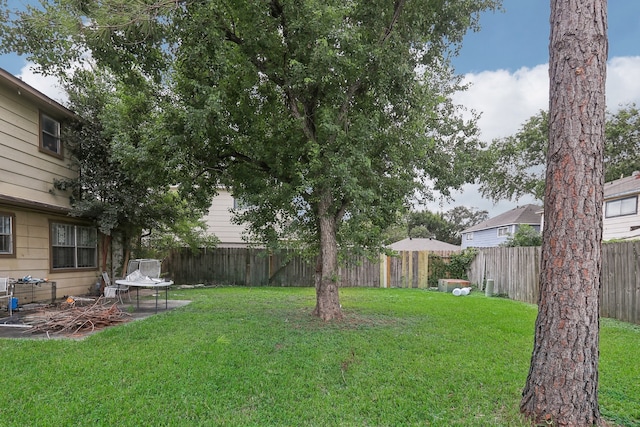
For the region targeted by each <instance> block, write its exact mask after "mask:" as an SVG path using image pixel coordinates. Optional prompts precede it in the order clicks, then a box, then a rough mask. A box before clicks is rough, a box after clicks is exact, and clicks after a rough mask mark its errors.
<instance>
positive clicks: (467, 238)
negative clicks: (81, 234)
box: [462, 205, 542, 249]
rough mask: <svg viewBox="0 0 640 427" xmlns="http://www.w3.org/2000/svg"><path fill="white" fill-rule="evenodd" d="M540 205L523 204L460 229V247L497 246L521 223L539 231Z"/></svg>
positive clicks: (540, 219)
mask: <svg viewBox="0 0 640 427" xmlns="http://www.w3.org/2000/svg"><path fill="white" fill-rule="evenodd" d="M541 221H542V206H537V205H525V206H520V207H517V208H515V209H511V210H510V211H507V212H504V213H502V214H500V215H498V216H496V217H493V218H490V219H488V220H486V221H484V222H481V223H480V224H477V225H474V226H473V227H469V228H467V229H466V230H463V231H462V249H465V248H471V247H475V248H489V247H493V246H499V245H500V244H501V243H503V242H505V241H506V240H507V239H508V238H509V236H511V235H512V234H513V233H515V232H516V230H517V229H518V227H520V226H521V225H523V224H527V225H530V226H531V227H533V228H534V229H536V230H538V231H540V227H541Z"/></svg>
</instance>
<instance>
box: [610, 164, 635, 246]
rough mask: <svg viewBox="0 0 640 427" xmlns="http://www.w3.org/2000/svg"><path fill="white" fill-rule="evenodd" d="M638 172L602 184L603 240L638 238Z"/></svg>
mask: <svg viewBox="0 0 640 427" xmlns="http://www.w3.org/2000/svg"><path fill="white" fill-rule="evenodd" d="M638 195H640V172H634V173H633V174H632V175H631V176H628V177H625V178H621V179H616V180H615V181H611V182H607V183H605V184H604V219H603V232H602V239H603V240H611V239H638V238H640V214H639V213H638Z"/></svg>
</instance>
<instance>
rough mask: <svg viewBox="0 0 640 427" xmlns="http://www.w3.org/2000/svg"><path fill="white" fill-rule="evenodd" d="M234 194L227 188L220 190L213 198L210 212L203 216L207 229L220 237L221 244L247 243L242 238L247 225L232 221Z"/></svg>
mask: <svg viewBox="0 0 640 427" xmlns="http://www.w3.org/2000/svg"><path fill="white" fill-rule="evenodd" d="M231 209H233V196H232V195H231V193H229V192H228V191H226V190H219V194H218V195H217V196H216V197H214V198H213V201H212V202H211V207H210V208H209V213H208V214H207V215H206V216H205V217H204V218H203V219H204V221H205V222H206V224H207V231H208V232H209V233H211V234H214V235H215V236H216V237H217V238H218V239H220V246H239V245H243V244H245V241H244V240H242V235H243V232H244V231H245V227H244V226H242V225H237V224H233V223H232V222H231V218H232V216H233V215H232V213H231Z"/></svg>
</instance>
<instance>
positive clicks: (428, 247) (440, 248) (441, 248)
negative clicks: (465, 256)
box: [388, 238, 460, 252]
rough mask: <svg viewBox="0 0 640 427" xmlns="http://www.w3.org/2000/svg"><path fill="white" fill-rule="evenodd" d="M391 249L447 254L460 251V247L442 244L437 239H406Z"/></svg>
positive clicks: (394, 244)
mask: <svg viewBox="0 0 640 427" xmlns="http://www.w3.org/2000/svg"><path fill="white" fill-rule="evenodd" d="M388 247H389V249H393V250H394V251H429V252H446V251H455V252H459V251H460V246H456V245H452V244H451V243H447V242H441V241H440V240H436V239H416V238H406V239H403V240H400V241H398V242H395V243H392V244H390V245H389V246H388Z"/></svg>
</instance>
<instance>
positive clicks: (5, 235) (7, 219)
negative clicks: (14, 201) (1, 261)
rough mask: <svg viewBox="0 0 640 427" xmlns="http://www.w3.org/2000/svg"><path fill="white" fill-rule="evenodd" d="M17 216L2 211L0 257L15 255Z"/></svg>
mask: <svg viewBox="0 0 640 427" xmlns="http://www.w3.org/2000/svg"><path fill="white" fill-rule="evenodd" d="M14 223H15V217H14V216H13V215H11V214H6V213H1V212H0V257H15V253H16V251H15V242H16V239H15V229H14Z"/></svg>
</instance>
